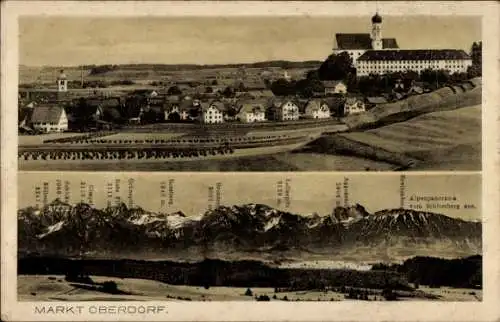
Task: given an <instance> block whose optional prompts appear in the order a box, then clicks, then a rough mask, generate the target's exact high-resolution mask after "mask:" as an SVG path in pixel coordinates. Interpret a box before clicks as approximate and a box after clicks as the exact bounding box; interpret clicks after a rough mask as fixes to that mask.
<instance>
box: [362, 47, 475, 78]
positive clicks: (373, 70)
mask: <svg viewBox="0 0 500 322" xmlns="http://www.w3.org/2000/svg"><path fill="white" fill-rule="evenodd" d="M471 65H472V58H471V57H470V56H469V55H468V54H467V53H466V52H465V51H463V50H459V49H410V50H371V51H367V52H366V53H364V54H363V55H362V56H361V57H359V59H358V63H357V75H358V76H368V75H370V74H387V73H394V72H405V71H414V72H421V71H423V70H426V69H433V70H437V69H443V70H447V71H449V72H450V73H465V72H467V69H468V67H469V66H471Z"/></svg>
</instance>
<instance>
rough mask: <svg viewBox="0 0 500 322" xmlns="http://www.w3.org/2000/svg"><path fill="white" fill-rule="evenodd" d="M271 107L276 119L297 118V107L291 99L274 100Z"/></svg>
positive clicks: (288, 119) (293, 119)
mask: <svg viewBox="0 0 500 322" xmlns="http://www.w3.org/2000/svg"><path fill="white" fill-rule="evenodd" d="M272 108H273V109H274V119H275V120H276V121H296V120H298V119H299V116H300V115H299V114H300V113H299V107H298V105H297V104H295V103H294V102H293V101H291V100H285V101H283V102H281V103H279V102H276V103H275V104H274V106H273V107H272Z"/></svg>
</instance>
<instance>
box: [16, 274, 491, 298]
mask: <svg viewBox="0 0 500 322" xmlns="http://www.w3.org/2000/svg"><path fill="white" fill-rule="evenodd" d="M92 280H93V281H94V282H97V283H102V282H105V281H111V280H112V281H114V282H116V284H117V286H118V289H119V290H121V291H124V292H126V293H128V294H126V295H113V294H108V293H104V292H100V291H95V290H88V289H84V288H81V287H79V284H78V283H70V282H67V281H65V280H64V276H61V275H50V276H48V275H19V276H18V283H17V285H18V286H17V291H18V300H19V301H30V302H33V301H35V302H36V301H160V300H164V301H255V297H258V296H261V295H262V296H264V295H266V296H268V297H269V298H270V299H271V301H273V300H281V301H283V300H288V301H342V300H346V298H345V295H344V294H342V293H339V292H335V291H330V290H329V291H293V292H277V293H275V292H274V291H275V290H274V289H273V288H252V289H251V291H252V295H251V296H248V295H245V292H246V291H247V288H241V287H210V288H208V289H205V288H204V287H201V286H200V287H197V286H185V285H170V284H165V283H161V282H157V281H152V280H144V279H132V278H123V279H122V278H116V277H105V276H92ZM371 291H373V294H371V295H369V296H368V299H369V300H370V301H383V300H384V298H383V297H382V296H381V295H380V290H371ZM428 295H436V296H438V297H439V298H438V299H437V300H438V301H481V300H482V291H481V290H471V289H454V288H448V287H441V288H429V287H425V286H420V288H419V289H418V291H417V292H415V293H414V297H401V298H400V300H429V299H428V298H427V297H428ZM430 300H433V299H430Z"/></svg>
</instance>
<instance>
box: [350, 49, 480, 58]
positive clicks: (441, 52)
mask: <svg viewBox="0 0 500 322" xmlns="http://www.w3.org/2000/svg"><path fill="white" fill-rule="evenodd" d="M449 59H455V60H461V59H471V58H470V56H469V55H467V53H466V52H465V51H463V50H461V49H408V50H369V51H367V52H365V53H364V54H363V55H361V57H359V58H358V61H363V60H365V61H366V60H449Z"/></svg>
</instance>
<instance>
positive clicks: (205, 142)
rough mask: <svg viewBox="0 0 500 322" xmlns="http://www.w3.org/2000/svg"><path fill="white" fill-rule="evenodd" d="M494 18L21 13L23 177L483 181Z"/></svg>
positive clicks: (375, 13) (376, 12) (380, 13)
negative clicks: (488, 32) (411, 175)
mask: <svg viewBox="0 0 500 322" xmlns="http://www.w3.org/2000/svg"><path fill="white" fill-rule="evenodd" d="M481 23H482V20H481V17H480V16H459V15H453V16H452V15H448V16H426V15H415V16H406V15H405V16H402V15H399V16H398V15H390V14H384V12H383V8H382V7H380V8H378V9H377V10H375V9H374V10H371V12H370V14H367V15H359V16H331V17H330V16H325V15H322V16H311V15H303V16H300V15H299V16H275V17H274V16H241V17H238V16H227V17H216V16H200V17H185V16H184V17H183V16H169V17H164V16H151V17H148V16H137V17H131V16H126V17H122V16H106V17H103V16H95V17H90V16H42V15H40V16H21V17H19V19H18V28H19V39H18V43H19V54H18V56H19V71H18V74H19V86H18V147H19V148H18V167H19V170H23V171H24V170H27V171H29V170H50V171H480V170H481V166H482V158H481V155H482V130H481V125H482V115H483V111H482V108H483V106H482V88H483V84H482V46H483V42H482V34H481Z"/></svg>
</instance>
